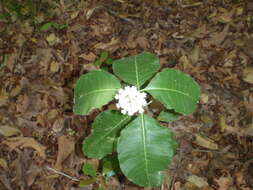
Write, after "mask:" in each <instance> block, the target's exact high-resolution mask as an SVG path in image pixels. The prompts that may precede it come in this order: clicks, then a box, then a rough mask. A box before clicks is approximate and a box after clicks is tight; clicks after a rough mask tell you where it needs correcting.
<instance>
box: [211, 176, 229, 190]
mask: <svg viewBox="0 0 253 190" xmlns="http://www.w3.org/2000/svg"><path fill="white" fill-rule="evenodd" d="M214 181H215V182H216V183H217V185H218V186H219V188H218V190H228V189H229V188H230V187H232V185H233V178H232V177H231V176H227V177H224V176H221V177H219V178H218V179H214Z"/></svg>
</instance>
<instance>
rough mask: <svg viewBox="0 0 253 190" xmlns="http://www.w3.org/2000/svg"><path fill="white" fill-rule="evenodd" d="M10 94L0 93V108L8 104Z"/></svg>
mask: <svg viewBox="0 0 253 190" xmlns="http://www.w3.org/2000/svg"><path fill="white" fill-rule="evenodd" d="M8 99H9V97H8V94H7V93H5V92H2V93H0V106H4V105H6V104H7V102H8Z"/></svg>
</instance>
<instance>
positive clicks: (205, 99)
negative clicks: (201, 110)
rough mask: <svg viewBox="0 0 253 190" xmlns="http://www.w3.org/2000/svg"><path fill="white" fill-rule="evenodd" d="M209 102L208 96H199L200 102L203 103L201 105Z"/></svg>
mask: <svg viewBox="0 0 253 190" xmlns="http://www.w3.org/2000/svg"><path fill="white" fill-rule="evenodd" d="M208 100H209V96H208V94H205V93H202V94H201V96H200V101H201V102H202V103H203V104H206V103H207V102H208Z"/></svg>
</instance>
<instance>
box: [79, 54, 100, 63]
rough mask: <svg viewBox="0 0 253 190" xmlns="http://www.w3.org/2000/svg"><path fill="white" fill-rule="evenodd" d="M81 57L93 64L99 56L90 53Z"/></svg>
mask: <svg viewBox="0 0 253 190" xmlns="http://www.w3.org/2000/svg"><path fill="white" fill-rule="evenodd" d="M79 57H81V58H83V59H85V60H87V61H91V62H93V61H95V60H96V58H97V56H96V55H95V54H94V53H92V52H90V53H88V54H86V53H83V54H81V55H79Z"/></svg>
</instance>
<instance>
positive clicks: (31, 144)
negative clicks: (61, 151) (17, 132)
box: [3, 137, 46, 159]
mask: <svg viewBox="0 0 253 190" xmlns="http://www.w3.org/2000/svg"><path fill="white" fill-rule="evenodd" d="M3 144H5V145H7V146H9V147H10V148H11V149H15V148H17V147H21V148H33V149H35V150H36V151H37V153H38V155H39V156H40V157H42V158H43V159H45V158H46V153H45V150H46V147H45V146H43V145H41V144H39V143H38V142H37V141H36V140H34V139H33V138H31V137H12V138H8V139H7V140H5V141H3Z"/></svg>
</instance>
